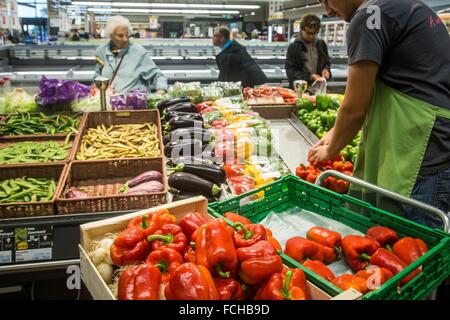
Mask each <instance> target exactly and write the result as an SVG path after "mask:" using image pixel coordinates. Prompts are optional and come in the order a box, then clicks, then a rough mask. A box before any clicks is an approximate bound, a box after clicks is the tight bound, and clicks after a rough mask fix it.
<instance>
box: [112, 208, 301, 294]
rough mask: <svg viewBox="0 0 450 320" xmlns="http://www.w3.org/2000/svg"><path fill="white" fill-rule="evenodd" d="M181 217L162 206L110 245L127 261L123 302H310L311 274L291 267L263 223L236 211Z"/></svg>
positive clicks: (118, 259) (116, 259)
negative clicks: (217, 216)
mask: <svg viewBox="0 0 450 320" xmlns="http://www.w3.org/2000/svg"><path fill="white" fill-rule="evenodd" d="M225 217H226V219H228V220H229V222H231V223H232V225H231V226H230V225H229V224H227V222H226V220H225V219H214V220H210V219H206V218H205V216H203V215H201V214H199V213H196V212H191V213H188V214H186V215H185V216H184V217H183V218H182V219H181V220H180V221H177V219H176V217H175V216H173V215H172V214H171V213H170V212H169V211H168V210H165V209H164V210H158V211H154V212H151V213H148V214H146V215H143V216H138V217H135V218H133V219H132V220H130V221H129V223H128V227H127V228H126V229H125V230H124V231H122V232H121V233H120V234H119V235H118V236H117V237H116V238H115V240H114V243H113V245H112V246H111V258H112V260H113V263H114V264H115V265H116V266H121V267H123V268H122V269H121V270H122V272H121V274H120V276H119V280H118V284H117V285H118V290H117V291H118V299H119V300H158V299H167V300H248V299H256V300H305V299H308V291H307V288H306V277H305V274H304V272H303V271H302V270H301V269H291V268H286V267H285V266H284V265H283V263H282V260H281V258H280V256H279V255H278V252H277V249H279V250H281V246H280V244H279V242H278V241H277V240H276V239H275V238H274V237H273V236H272V232H271V231H270V230H269V229H267V228H265V227H264V226H263V225H261V224H252V223H251V222H250V221H249V220H248V219H247V218H245V217H243V216H240V215H238V214H235V213H231V212H228V213H226V214H225Z"/></svg>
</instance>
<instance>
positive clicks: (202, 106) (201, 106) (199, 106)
mask: <svg viewBox="0 0 450 320" xmlns="http://www.w3.org/2000/svg"><path fill="white" fill-rule="evenodd" d="M211 105H212V103H211V102H209V101H208V102H201V103H197V104H196V105H195V110H196V111H197V112H202V111H203V110H204V109H206V108H210V107H211Z"/></svg>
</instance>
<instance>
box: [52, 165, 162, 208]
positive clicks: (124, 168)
mask: <svg viewBox="0 0 450 320" xmlns="http://www.w3.org/2000/svg"><path fill="white" fill-rule="evenodd" d="M150 170H156V171H159V172H161V174H162V183H163V185H164V190H163V191H162V192H155V193H149V194H143V195H127V194H119V189H120V188H121V187H122V186H123V185H124V184H125V182H127V181H128V180H130V179H132V178H134V177H136V176H138V175H139V174H141V173H144V172H146V171H150ZM70 187H77V188H79V187H83V188H85V189H87V193H88V195H89V198H83V199H67V198H65V196H64V194H65V191H66V190H67V189H69V188H70ZM167 190H168V186H167V177H166V169H165V161H164V159H163V158H138V159H119V160H103V161H76V162H72V163H71V164H70V165H69V167H68V172H67V175H66V179H65V180H64V182H63V184H62V187H61V189H60V190H59V194H58V197H57V200H56V211H57V214H75V213H86V212H89V213H94V212H110V211H127V210H138V209H143V208H150V207H155V206H158V205H161V204H164V203H166V202H167V200H166V196H167Z"/></svg>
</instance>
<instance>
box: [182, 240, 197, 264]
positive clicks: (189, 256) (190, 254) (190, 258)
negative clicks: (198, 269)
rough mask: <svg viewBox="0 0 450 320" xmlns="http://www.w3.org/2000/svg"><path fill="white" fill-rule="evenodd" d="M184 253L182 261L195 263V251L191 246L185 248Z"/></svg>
mask: <svg viewBox="0 0 450 320" xmlns="http://www.w3.org/2000/svg"><path fill="white" fill-rule="evenodd" d="M194 245H195V243H194ZM186 248H187V249H186V251H185V252H184V255H183V259H184V261H185V262H191V263H195V250H194V249H193V248H192V246H187V247H186Z"/></svg>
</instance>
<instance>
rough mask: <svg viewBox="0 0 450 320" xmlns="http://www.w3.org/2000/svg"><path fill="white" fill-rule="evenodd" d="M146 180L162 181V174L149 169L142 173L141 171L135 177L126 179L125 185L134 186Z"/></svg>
mask: <svg viewBox="0 0 450 320" xmlns="http://www.w3.org/2000/svg"><path fill="white" fill-rule="evenodd" d="M148 181H160V182H161V181H162V174H161V172H158V171H155V170H151V171H147V172H144V173H141V174H140V175H138V176H137V177H135V178H133V179H131V180H128V181H127V182H126V183H125V185H126V186H128V188H133V187H136V186H137V185H140V184H141V183H144V182H148Z"/></svg>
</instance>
